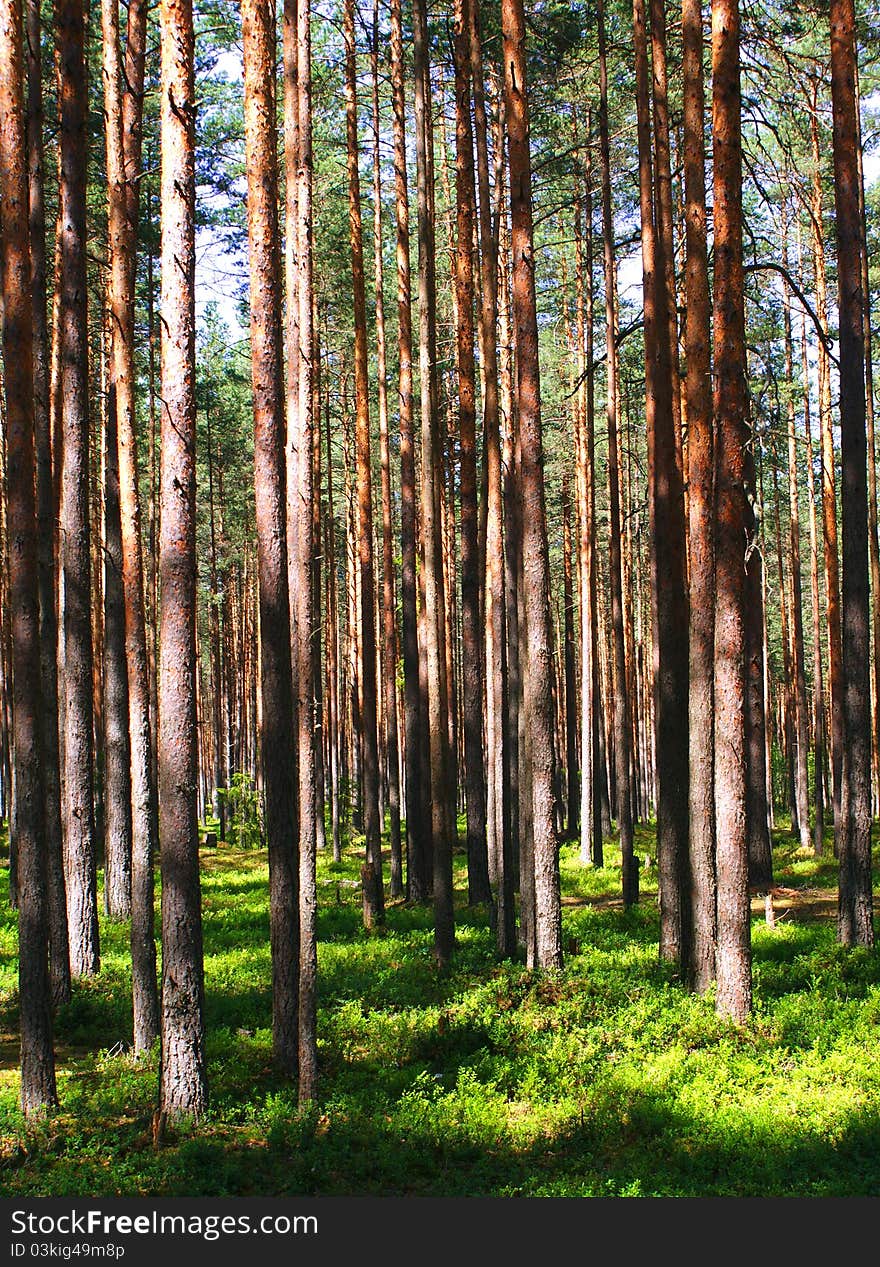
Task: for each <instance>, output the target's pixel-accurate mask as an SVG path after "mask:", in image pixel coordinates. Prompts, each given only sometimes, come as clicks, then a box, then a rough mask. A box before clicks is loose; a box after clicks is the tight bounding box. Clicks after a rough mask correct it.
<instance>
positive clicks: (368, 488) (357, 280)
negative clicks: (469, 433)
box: [344, 0, 385, 928]
mask: <svg viewBox="0 0 880 1267" xmlns="http://www.w3.org/2000/svg"><path fill="white" fill-rule="evenodd" d="M344 18H345V50H346V59H345V65H346V74H345V94H346V123H347V154H348V226H349V246H350V250H351V272H352V300H353V304H354V335H355V348H354V378H355V382H354V393H355V451H356V452H355V456H356V466H357V541H358V559H357V566H358V572H359V575H360V595H359V600H360V601H359V612H358V614H359V623H360V655H359V657H358V666H359V670H360V679H361V691H360V694H361V700H360V705H361V729H362V737H363V741H362V759H363V780H364V796H363V813H364V835H365V837H366V846H365V849H366V857H365V862H364V866H363V869H362V872H361V875H362V879H363V890H364V925H365V927H367V928H372V927H373V926H374V925H377V924H380V923H382V922H383V921H384V918H385V910H384V898H383V892H382V856H381V828H380V823H379V740H378V722H377V699H376V613H375V595H374V585H375V581H374V567H373V492H372V472H371V456H370V413H369V382H368V378H367V326H366V300H365V294H364V250H363V228H362V223H361V206H360V177H359V174H358V135H357V89H356V83H357V68H356V50H355V31H354V3H353V0H346V4H345V11H344Z"/></svg>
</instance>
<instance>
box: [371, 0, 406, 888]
mask: <svg viewBox="0 0 880 1267" xmlns="http://www.w3.org/2000/svg"><path fill="white" fill-rule="evenodd" d="M371 63H372V71H373V76H372V80H373V264H374V275H375V286H376V371H377V377H378V383H377V386H378V403H379V452H380V463H381V471H382V634H383V646H384V657H385V678H384V682H383V688H384V703H385V728H386V748H387V752H386V762H385V768H386V770H387V775H388V808H389V811H390V812H389V820H390V821H389V829H390V830H389V844H390V851H391V875H390V882H391V883H390V889H389V894H390V896H391V898H392V899H394V898H399V897H402V896H403V859H402V856H401V841H400V780H399V775H398V770H399V763H398V756H397V749H398V737H397V628H396V623H395V619H394V542H393V536H392V523H391V453H390V449H389V445H388V382H387V368H386V353H385V290H384V284H383V265H382V168H381V162H380V156H379V7H378V0H374V5H373V49H372V54H371Z"/></svg>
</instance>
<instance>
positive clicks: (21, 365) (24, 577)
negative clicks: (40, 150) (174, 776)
mask: <svg viewBox="0 0 880 1267" xmlns="http://www.w3.org/2000/svg"><path fill="white" fill-rule="evenodd" d="M23 96H24V94H23V53H22V13H21V3H20V0H2V4H0V262H2V268H0V274H2V279H3V283H2V284H3V308H2V312H3V318H2V320H3V340H2V342H3V364H4V386H5V389H6V416H5V418H4V431H5V434H6V444H7V450H6V459H7V465H6V507H7V516H8V518H7V533H8V537H7V541H8V568H9V603H10V608H11V613H12V673H13V691H14V705H13V712H12V723H13V733H12V739H13V777H14V779H15V789H14V792H13V798H14V805H15V812H14V822H13V824H12V832H13V833H14V835H15V858H16V870H17V880H18V902H19V905H18V986H19V1004H20V1028H21V1092H20V1097H21V1107H22V1111H23V1113H24V1114H25V1116H26V1117H37V1116H39V1115H41V1114H42V1113H44V1112H45V1111H46V1110H47V1109H49V1108H51V1107H52V1106H53V1105H54V1104H55V1101H56V1091H55V1058H54V1052H53V1049H52V1013H51V983H50V977H49V953H48V952H49V920H48V899H47V893H46V862H47V858H46V843H47V842H46V828H45V808H44V804H45V803H44V789H43V767H42V753H41V730H42V727H41V723H40V713H41V710H42V708H43V702H42V697H41V689H40V688H41V672H40V616H39V595H38V584H37V505H36V495H35V473H36V472H35V467H36V462H35V447H34V406H33V401H34V377H33V368H34V365H33V310H32V306H31V300H30V281H31V259H30V249H29V247H30V244H29V236H28V183H27V158H26V148H25V121H24V113H23Z"/></svg>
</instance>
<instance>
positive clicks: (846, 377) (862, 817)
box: [830, 0, 874, 946]
mask: <svg viewBox="0 0 880 1267" xmlns="http://www.w3.org/2000/svg"><path fill="white" fill-rule="evenodd" d="M830 22H831V105H832V115H833V120H834V133H833V145H834V208H835V213H836V215H835V224H836V231H837V283H838V312H839V320H840V454H841V479H840V487H841V509H842V520H841V548H842V556H843V586H842V594H841V626H842V643H843V645H842V652H843V723H844V734H845V737H846V746H845V750H844V758H843V770H842V781H841V782H842V786H841V798H840V823H841V827H842V833H841V838H840V840H839V842H838V857H839V862H840V876H839V890H838V911H837V936H838V939H839V940H840V942H841V943H842V944H843V945H845V946H873V944H874V912H873V895H872V888H871V679H870V670H869V662H870V618H869V606H870V599H869V587H868V475H867V440H866V417H865V410H866V405H865V324H864V303H865V297H864V295H863V293H862V268H861V244H862V231H861V216H860V214H859V183H860V182H859V170H858V153H857V151H858V145H859V141H858V111H859V101H858V97H857V95H856V84H855V72H856V29H855V27H856V21H855V8H854V5H853V2H852V0H832V2H831V6H830Z"/></svg>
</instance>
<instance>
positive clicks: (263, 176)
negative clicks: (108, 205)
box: [241, 0, 299, 1077]
mask: <svg viewBox="0 0 880 1267" xmlns="http://www.w3.org/2000/svg"><path fill="white" fill-rule="evenodd" d="M241 17H242V38H243V53H244V59H243V60H244V93H245V116H244V122H245V153H246V157H247V170H248V244H249V265H250V302H251V375H252V383H253V393H254V502H255V510H256V528H257V566H258V569H259V586H260V638H261V660H260V686H261V691H262V700H263V718H262V732H261V735H260V742H261V748H262V764H263V785H264V788H265V798H266V841H267V845H268V851H269V938H270V944H271V948H272V1045H273V1051H274V1055H275V1060H276V1062H277V1063H278V1065H279V1067H280V1069H281V1070H282V1072H283V1073H284V1074H286V1075H287V1076H288V1077H293V1076H295V1075H296V1072H297V1068H298V1046H297V1036H298V1010H299V914H298V908H299V903H298V888H299V877H298V858H297V831H296V822H295V809H296V787H295V783H294V776H295V772H296V765H295V754H294V733H293V697H292V678H291V661H290V646H291V639H290V606H289V594H288V571H287V529H286V518H285V514H286V512H285V504H286V495H285V488H286V479H285V465H284V429H285V428H284V386H283V375H282V364H283V357H282V317H281V250H280V243H279V227H278V160H277V157H276V144H275V91H274V89H275V56H276V50H275V10H274V6H273V5H271V4H270V3H269V0H244V3H243V4H242V11H241Z"/></svg>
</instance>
